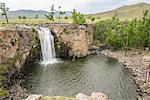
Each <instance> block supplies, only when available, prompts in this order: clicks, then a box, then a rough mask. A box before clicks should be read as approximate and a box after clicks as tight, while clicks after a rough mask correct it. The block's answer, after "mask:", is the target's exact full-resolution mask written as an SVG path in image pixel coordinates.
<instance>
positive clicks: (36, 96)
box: [25, 94, 42, 100]
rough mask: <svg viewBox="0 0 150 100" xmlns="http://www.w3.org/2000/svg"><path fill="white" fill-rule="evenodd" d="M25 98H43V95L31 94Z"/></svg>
mask: <svg viewBox="0 0 150 100" xmlns="http://www.w3.org/2000/svg"><path fill="white" fill-rule="evenodd" d="M25 100H42V95H37V94H34V95H30V96H28V98H27V99H25Z"/></svg>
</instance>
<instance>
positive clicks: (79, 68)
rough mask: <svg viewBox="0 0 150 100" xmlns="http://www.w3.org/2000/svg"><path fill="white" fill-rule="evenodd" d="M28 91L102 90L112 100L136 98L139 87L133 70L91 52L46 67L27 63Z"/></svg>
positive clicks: (72, 92) (66, 93) (64, 93)
mask: <svg viewBox="0 0 150 100" xmlns="http://www.w3.org/2000/svg"><path fill="white" fill-rule="evenodd" d="M26 72H27V74H26V75H27V80H26V82H24V86H25V87H26V88H27V89H28V91H30V92H32V93H37V94H43V95H62V96H75V95H76V94H77V93H79V92H82V93H85V94H88V95H90V94H91V93H92V92H102V93H105V94H106V95H108V96H109V99H110V100H136V97H137V93H136V87H135V85H134V84H133V81H132V77H131V75H130V73H129V72H128V71H127V70H126V69H125V68H124V67H123V66H122V65H121V64H120V63H118V62H117V61H116V60H115V59H111V58H108V57H105V56H102V55H99V56H97V55H91V56H88V57H86V58H81V59H77V60H76V61H69V60H67V61H64V62H61V63H58V64H54V65H49V66H47V67H43V66H41V65H38V64H33V65H27V66H26Z"/></svg>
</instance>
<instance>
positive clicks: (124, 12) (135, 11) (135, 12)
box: [94, 3, 150, 19]
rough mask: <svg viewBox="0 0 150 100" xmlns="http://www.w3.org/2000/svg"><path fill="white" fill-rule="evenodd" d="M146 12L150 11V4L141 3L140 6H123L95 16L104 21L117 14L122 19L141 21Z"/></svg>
mask: <svg viewBox="0 0 150 100" xmlns="http://www.w3.org/2000/svg"><path fill="white" fill-rule="evenodd" d="M144 10H149V11H150V4H147V3H140V4H134V5H128V6H122V7H120V8H117V9H114V10H112V11H108V12H102V13H97V14H94V16H95V17H100V18H102V19H110V18H112V17H113V16H114V15H115V12H116V15H117V16H118V17H119V18H120V19H133V18H138V19H141V18H142V17H143V11H144Z"/></svg>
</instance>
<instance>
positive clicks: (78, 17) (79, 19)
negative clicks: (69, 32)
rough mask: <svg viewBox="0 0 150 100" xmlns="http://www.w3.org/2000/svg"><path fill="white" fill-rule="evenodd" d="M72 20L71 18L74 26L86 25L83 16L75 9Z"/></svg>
mask: <svg viewBox="0 0 150 100" xmlns="http://www.w3.org/2000/svg"><path fill="white" fill-rule="evenodd" d="M72 18H73V23H74V24H79V25H82V24H85V23H86V20H85V18H84V15H83V14H81V13H80V12H77V11H76V10H75V9H74V10H73V12H72Z"/></svg>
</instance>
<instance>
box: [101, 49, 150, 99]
mask: <svg viewBox="0 0 150 100" xmlns="http://www.w3.org/2000/svg"><path fill="white" fill-rule="evenodd" d="M101 53H102V54H104V55H105V56H108V57H111V58H115V59H117V60H118V61H119V62H121V63H122V64H123V65H125V66H126V68H127V69H130V70H131V72H132V75H133V76H134V79H135V83H136V84H137V86H138V89H137V92H138V93H139V96H138V100H150V77H148V74H150V72H148V69H150V52H148V51H143V52H142V53H141V54H139V52H138V51H137V50H132V51H128V52H127V56H125V52H124V51H114V52H112V51H111V50H103V51H102V52H101Z"/></svg>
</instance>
